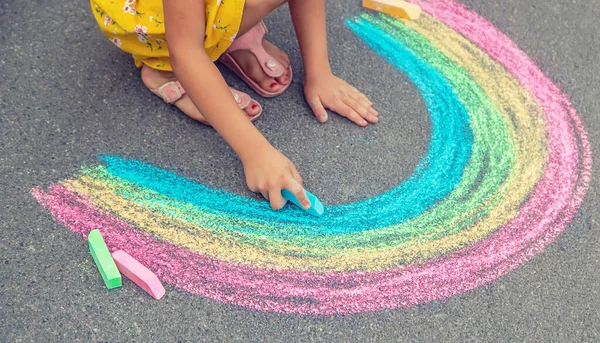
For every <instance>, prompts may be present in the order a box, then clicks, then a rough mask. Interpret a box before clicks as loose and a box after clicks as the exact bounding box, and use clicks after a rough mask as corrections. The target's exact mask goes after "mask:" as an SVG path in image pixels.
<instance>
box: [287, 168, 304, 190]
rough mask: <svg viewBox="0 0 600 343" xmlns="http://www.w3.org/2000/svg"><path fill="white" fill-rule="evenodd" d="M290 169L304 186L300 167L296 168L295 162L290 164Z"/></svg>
mask: <svg viewBox="0 0 600 343" xmlns="http://www.w3.org/2000/svg"><path fill="white" fill-rule="evenodd" d="M290 170H291V172H292V176H294V180H296V181H298V183H299V184H300V186H302V188H304V181H303V180H302V176H300V173H298V169H296V167H295V166H294V165H293V164H290Z"/></svg>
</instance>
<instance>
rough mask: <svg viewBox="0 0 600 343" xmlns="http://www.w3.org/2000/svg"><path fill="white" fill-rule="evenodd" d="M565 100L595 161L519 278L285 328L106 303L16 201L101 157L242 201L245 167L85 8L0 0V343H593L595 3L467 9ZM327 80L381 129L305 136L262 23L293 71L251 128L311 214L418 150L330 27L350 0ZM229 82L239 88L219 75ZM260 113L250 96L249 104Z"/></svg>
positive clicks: (599, 303) (387, 181)
mask: <svg viewBox="0 0 600 343" xmlns="http://www.w3.org/2000/svg"><path fill="white" fill-rule="evenodd" d="M467 5H469V6H470V7H471V8H473V9H474V10H475V11H477V12H478V13H480V14H482V15H483V16H484V17H486V18H488V19H489V20H490V21H491V22H492V23H494V24H495V25H496V26H497V27H498V28H499V29H500V30H502V31H503V32H505V33H506V34H508V36H509V37H511V38H512V39H513V40H514V41H515V42H516V43H517V44H518V45H519V46H520V47H521V49H523V50H524V51H525V52H526V53H527V54H528V55H529V56H530V57H531V58H532V59H533V60H535V61H536V62H537V63H538V64H539V65H540V66H541V68H542V69H543V70H544V71H545V72H547V74H548V75H549V77H551V78H552V80H553V81H554V82H556V83H557V84H558V85H560V86H561V87H562V88H563V89H564V91H565V92H566V93H569V94H571V95H572V100H573V103H574V104H575V106H576V108H577V109H578V111H579V113H580V114H581V116H582V117H583V118H584V121H585V123H586V128H587V131H588V133H589V138H590V140H591V142H592V147H593V149H594V162H595V169H594V173H593V181H592V187H591V189H590V190H589V191H588V194H587V197H586V200H585V202H584V204H583V206H582V207H581V209H580V211H579V214H578V215H577V216H576V218H575V219H574V221H573V222H572V223H571V225H569V227H568V228H567V230H566V232H565V233H564V234H563V235H562V236H561V238H560V239H559V240H558V241H557V242H555V243H554V244H552V245H551V246H549V247H548V248H547V249H546V250H545V251H544V253H543V254H540V255H538V256H536V257H535V258H534V259H532V260H531V261H530V262H528V263H526V264H525V265H524V266H522V267H521V268H520V269H518V270H517V271H515V272H513V273H511V274H509V275H507V276H505V277H503V278H501V279H499V280H497V281H495V282H493V283H492V284H490V285H488V286H485V287H481V288H478V289H476V290H474V291H471V292H469V293H467V294H463V295H460V296H456V297H453V298H450V299H447V300H445V301H438V302H433V303H429V304H427V305H423V306H419V307H414V308H410V309H404V310H394V311H391V310H390V311H383V312H377V313H365V314H358V315H351V316H342V315H337V316H327V317H300V316H294V315H277V314H272V313H262V312H253V311H249V310H245V309H242V308H239V307H235V306H231V305H226V304H222V303H220V302H217V301H213V300H210V299H206V298H203V297H200V296H196V295H191V294H188V293H186V292H182V291H178V290H176V289H174V288H173V287H170V286H167V294H166V296H165V297H164V298H163V300H161V301H155V300H153V299H151V298H150V297H149V296H147V295H146V294H145V293H144V292H143V291H142V290H141V289H139V288H137V287H135V286H134V285H133V284H132V283H131V282H129V281H124V287H123V288H121V289H117V290H112V291H107V290H106V289H105V288H104V286H103V283H102V281H101V279H100V277H99V275H98V273H97V271H96V269H95V266H94V264H93V261H92V260H91V258H90V255H89V253H88V250H87V246H86V244H85V242H84V241H82V240H81V239H80V237H78V236H77V235H75V234H74V233H71V232H70V231H68V230H67V229H65V228H64V227H63V226H62V225H61V224H59V223H57V222H55V221H54V220H53V219H52V217H51V216H50V215H49V214H48V212H47V211H46V210H45V209H43V208H42V207H41V206H39V205H38V204H37V202H36V201H35V199H34V198H33V197H32V196H31V195H30V193H29V191H30V189H31V188H32V187H40V186H41V187H44V186H47V185H50V184H52V183H56V182H57V181H59V180H61V179H63V178H66V177H69V176H71V175H73V174H74V173H76V172H77V170H78V168H79V167H80V166H81V165H82V164H83V163H96V161H95V156H96V155H97V154H99V153H106V152H110V153H115V154H120V155H124V156H127V157H133V158H137V159H141V160H144V161H147V162H150V163H153V164H155V165H159V166H167V167H168V166H171V167H174V168H178V170H179V171H180V172H181V173H183V174H184V175H186V176H188V177H192V178H195V179H197V180H200V181H201V182H203V183H206V184H208V185H211V186H214V187H219V188H223V189H226V190H230V191H233V192H237V193H239V194H244V195H250V193H249V191H248V190H247V189H246V186H245V181H244V177H243V170H242V166H241V164H240V163H239V161H238V160H237V158H236V157H235V156H234V154H233V153H232V151H231V150H230V149H229V148H228V146H227V145H226V143H225V142H224V141H223V140H222V139H221V138H219V136H218V134H217V133H215V132H214V131H213V130H212V129H210V128H208V127H205V126H203V125H201V124H198V123H196V122H194V121H192V120H190V119H188V118H187V117H185V116H184V115H183V114H181V113H180V112H178V111H177V109H176V108H175V107H172V106H169V105H167V104H164V103H163V102H162V101H161V100H160V99H159V98H158V97H156V96H153V95H151V94H150V93H149V91H148V90H146V89H145V88H144V86H143V85H142V82H141V80H140V78H139V71H138V70H137V69H136V68H135V67H134V65H133V64H132V63H131V61H130V57H129V56H127V55H125V54H124V53H122V52H121V51H119V50H118V49H116V48H115V47H113V46H112V44H111V43H110V42H109V41H108V40H107V39H106V38H105V37H104V36H103V35H102V34H101V32H100V31H99V30H98V29H97V28H96V24H95V22H94V21H93V18H92V15H91V11H90V9H89V4H88V3H87V1H67V0H54V1H40V0H34V1H10V0H8V1H6V0H5V1H2V2H1V3H0V70H1V75H2V76H1V77H0V145H1V153H0V205H1V206H0V230H1V233H2V239H1V240H0V256H1V258H0V297H1V302H0V336H1V337H2V341H8V342H19V341H38V342H42V341H53V342H59V341H60V342H71V341H92V340H93V341H112V342H124V341H139V342H146V341H169V342H174V341H188V342H192V341H194V342H195V341H207V342H215V341H222V342H232V341H240V342H251V341H262V342H279V341H292V342H308V341H332V342H349V341H361V342H375V341H427V342H441V341H445V342H464V341H476V342H509V341H514V342H522V341H529V342H541V341H547V342H594V341H596V342H598V341H600V315H599V314H598V313H599V310H598V309H599V308H600V273H599V272H598V270H600V254H599V252H600V238H599V237H600V215H599V214H598V212H599V211H598V209H599V208H600V187H598V186H599V185H600V176H599V175H600V173H598V167H597V166H598V165H600V161H599V158H598V157H599V155H600V154H599V151H600V94H599V93H600V92H599V91H598V89H599V84H600V76H599V75H600V65H599V64H598V58H599V57H600V44H599V36H598V24H597V18H599V17H600V2H599V1H598V0H587V1H576V0H566V1H565V0H530V1H522V0H505V1H467ZM327 7H328V21H329V42H330V50H331V60H332V66H333V69H334V71H335V72H336V73H337V74H338V75H340V76H341V77H342V78H345V79H347V80H348V81H349V82H350V83H352V84H354V85H355V86H356V87H358V88H359V89H361V90H363V91H364V92H365V93H366V94H367V95H368V96H369V97H370V98H371V99H372V101H373V102H374V103H375V104H376V108H377V109H378V110H379V112H380V113H381V121H380V123H378V124H377V125H375V126H370V127H368V128H364V129H361V128H358V127H356V126H354V125H353V124H350V123H349V122H347V121H346V120H344V119H343V118H339V117H337V116H330V120H329V122H328V123H327V124H325V125H320V124H318V122H317V121H316V120H315V119H314V118H313V117H312V115H311V114H310V112H309V110H308V107H307V105H306V104H305V102H304V100H303V96H302V65H301V63H300V58H299V50H298V47H297V44H296V42H295V40H294V35H293V31H292V26H291V23H290V20H289V16H288V14H287V12H286V11H285V10H284V9H282V10H280V11H278V12H276V13H274V14H272V15H271V16H270V17H268V18H267V20H266V22H267V24H268V26H269V27H270V29H271V34H270V35H269V36H268V38H269V39H270V40H271V41H273V42H274V43H275V44H277V45H279V46H280V47H282V48H283V49H284V50H285V51H287V52H288V53H289V54H290V56H291V57H292V60H293V61H294V62H293V67H294V70H295V80H294V83H293V85H292V86H291V88H290V89H289V91H288V92H287V93H286V94H285V95H283V96H281V97H279V98H276V99H273V100H264V101H261V102H262V104H263V106H264V109H265V114H264V115H263V117H262V118H260V119H259V120H258V121H257V122H256V126H257V127H258V128H259V129H260V130H261V131H262V132H263V133H264V134H265V135H266V136H267V137H268V139H269V140H270V141H271V142H272V143H273V144H274V145H275V146H276V147H277V148H279V149H280V150H281V151H282V152H284V153H285V154H286V155H287V156H288V157H290V158H291V159H292V161H294V163H295V164H296V165H297V167H298V168H299V170H300V171H301V173H302V176H303V178H304V180H305V183H306V184H307V186H308V188H309V189H310V190H311V191H312V192H313V193H315V194H318V195H319V196H320V198H321V199H322V200H323V201H324V202H325V203H326V204H334V203H341V202H347V201H352V200H357V199H361V198H364V197H368V196H373V195H375V194H377V193H379V192H382V191H385V190H387V189H389V188H391V187H393V186H394V185H396V184H398V183H399V182H400V181H401V180H402V179H403V178H405V177H407V176H409V175H410V174H411V173H412V171H413V168H414V167H415V166H416V165H417V163H418V161H419V159H420V156H422V155H423V154H424V153H425V151H426V147H427V144H428V139H429V135H430V126H429V122H428V115H427V112H426V110H425V108H424V104H423V101H422V99H421V97H420V96H419V93H418V91H417V90H416V89H415V87H414V86H413V85H412V84H411V83H410V82H408V80H407V78H406V77H405V76H404V75H402V74H401V73H398V72H395V71H394V70H393V69H392V67H390V66H389V65H387V64H386V63H385V62H384V61H383V60H382V59H380V58H379V57H377V56H376V55H375V54H374V53H373V52H372V51H371V50H370V49H368V48H366V46H364V45H363V44H362V43H361V42H360V41H359V40H358V39H357V38H356V37H355V36H354V35H353V34H352V33H351V32H350V31H349V30H348V29H347V28H346V27H345V26H344V19H345V18H348V17H349V16H352V15H355V14H358V13H360V6H359V1H358V0H353V1H347V0H331V1H328V2H327ZM224 74H225V76H226V78H227V80H228V81H229V82H230V84H231V85H233V86H235V87H238V88H239V89H241V90H245V91H248V88H247V87H246V86H245V85H244V84H242V82H241V81H240V80H238V79H237V78H235V77H234V76H233V75H232V74H231V73H230V72H227V71H224ZM259 99H260V98H259Z"/></svg>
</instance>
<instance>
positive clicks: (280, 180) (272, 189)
mask: <svg viewBox="0 0 600 343" xmlns="http://www.w3.org/2000/svg"><path fill="white" fill-rule="evenodd" d="M242 162H243V164H244V173H245V174H246V183H247V185H248V188H250V190H251V191H253V192H255V193H261V194H262V196H263V197H265V199H267V200H269V201H270V202H271V207H273V209H275V210H279V209H281V208H282V207H283V206H285V204H286V200H285V199H284V198H283V197H282V196H281V190H282V189H284V188H285V189H287V190H289V191H290V192H292V193H294V195H295V196H296V198H297V199H298V201H299V202H300V203H301V204H302V206H304V207H305V208H310V206H311V204H310V201H309V200H308V198H307V197H306V193H305V192H304V186H303V182H302V178H301V177H300V174H298V171H297V170H296V167H295V166H294V164H292V162H291V161H290V160H289V159H288V158H287V157H285V156H284V155H283V154H282V153H280V152H279V151H277V149H275V148H273V147H272V146H270V145H269V146H267V147H265V148H257V149H255V150H254V152H253V153H252V154H251V155H250V156H245V158H243V159H242Z"/></svg>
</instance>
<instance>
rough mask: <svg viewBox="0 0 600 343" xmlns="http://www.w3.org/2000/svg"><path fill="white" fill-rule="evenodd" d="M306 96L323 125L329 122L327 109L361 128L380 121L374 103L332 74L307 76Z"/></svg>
mask: <svg viewBox="0 0 600 343" xmlns="http://www.w3.org/2000/svg"><path fill="white" fill-rule="evenodd" d="M304 96H305V97H306V101H307V102H308V105H309V106H310V108H311V109H312V111H313V113H314V114H315V117H317V119H318V120H319V121H320V122H321V123H324V122H325V121H327V112H326V111H325V108H327V109H330V110H332V111H334V112H337V113H338V114H340V115H341V116H343V117H346V118H348V119H350V120H352V121H353V122H355V123H356V124H358V125H360V126H367V122H370V123H376V122H377V121H378V120H379V118H378V116H379V113H377V111H375V110H374V109H373V107H372V105H373V103H372V102H371V101H369V99H367V97H366V96H365V95H364V94H362V93H361V92H359V91H358V90H357V89H356V88H354V87H352V86H351V85H349V84H348V83H347V82H346V81H344V80H342V79H340V78H339V77H337V76H335V75H333V74H332V73H325V74H324V75H323V74H321V75H318V76H312V77H310V76H307V77H306V81H305V85H304Z"/></svg>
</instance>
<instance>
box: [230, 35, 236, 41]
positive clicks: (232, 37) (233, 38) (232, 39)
mask: <svg viewBox="0 0 600 343" xmlns="http://www.w3.org/2000/svg"><path fill="white" fill-rule="evenodd" d="M236 36H237V33H234V34H233V36H231V38H229V40H231V41H232V42H233V41H234V40H235V37H236Z"/></svg>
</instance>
